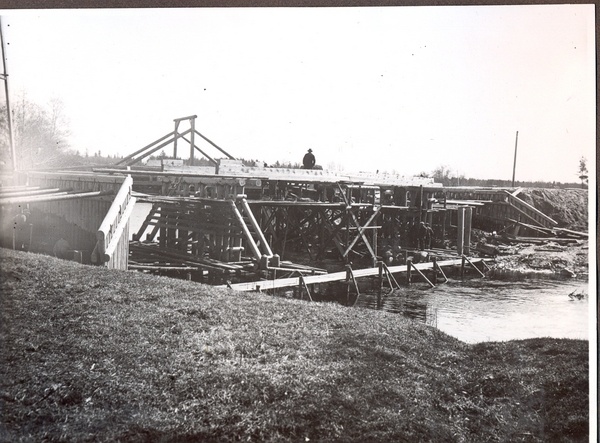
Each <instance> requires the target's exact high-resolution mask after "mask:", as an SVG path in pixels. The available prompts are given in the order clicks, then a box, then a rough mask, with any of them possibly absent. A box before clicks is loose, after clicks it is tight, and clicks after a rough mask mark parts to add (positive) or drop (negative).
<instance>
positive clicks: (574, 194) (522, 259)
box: [494, 188, 589, 278]
mask: <svg viewBox="0 0 600 443" xmlns="http://www.w3.org/2000/svg"><path fill="white" fill-rule="evenodd" d="M518 197H519V198H520V199H521V200H523V201H525V202H527V203H529V204H530V205H532V206H534V207H535V208H536V209H538V210H540V211H542V212H543V213H544V214H546V215H547V216H548V217H550V218H552V219H554V220H555V221H556V222H557V223H558V226H557V227H559V228H564V229H570V230H573V231H580V232H588V229H589V218H588V212H589V211H588V191H587V189H542V188H528V189H524V190H523V191H522V192H521V193H520V194H519V195H518ZM540 240H541V243H540V244H527V243H519V242H511V244H512V246H513V252H514V253H513V254H507V255H502V256H498V257H497V260H496V265H495V267H494V271H495V272H496V273H497V274H507V275H517V274H519V275H529V274H532V275H533V274H535V275H540V276H543V275H544V274H546V275H547V276H549V277H555V276H559V277H579V278H587V276H588V273H589V244H588V241H587V240H578V241H576V242H573V243H571V244H559V243H557V242H556V241H553V240H552V239H548V240H547V241H545V240H544V239H543V238H540Z"/></svg>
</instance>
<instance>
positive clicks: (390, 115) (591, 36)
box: [0, 5, 596, 181]
mask: <svg viewBox="0 0 600 443" xmlns="http://www.w3.org/2000/svg"><path fill="white" fill-rule="evenodd" d="M0 14H1V15H2V24H3V31H4V35H5V40H6V42H7V43H8V45H7V53H6V56H7V69H8V73H9V75H10V77H9V78H10V87H11V97H13V100H18V99H19V98H20V97H21V96H22V95H23V94H25V96H26V97H27V99H29V100H31V101H34V102H37V103H39V104H41V105H44V104H47V103H48V102H49V100H50V99H53V98H58V99H60V100H61V101H62V102H63V104H64V113H65V115H66V117H67V118H68V120H69V129H70V131H71V134H72V135H71V139H70V143H71V146H72V147H73V148H74V149H77V150H79V151H80V152H82V153H83V152H85V151H86V150H87V151H88V152H89V153H93V152H97V151H98V150H101V152H102V153H103V154H115V153H119V154H123V155H125V154H129V153H132V152H133V151H135V150H137V149H140V148H141V147H143V146H145V145H147V144H149V143H150V142H152V141H153V140H155V139H157V138H159V137H161V136H162V135H164V134H166V133H168V132H169V131H172V130H173V119H174V118H176V117H184V116H188V115H192V114H196V115H198V119H197V121H196V127H197V129H198V130H199V131H200V132H201V133H202V134H204V135H205V136H207V137H208V138H210V139H211V140H213V141H214V142H215V143H217V144H218V145H220V146H221V147H223V148H224V149H225V150H227V151H228V152H230V153H231V154H232V155H234V156H236V157H243V158H247V159H260V160H261V161H266V162H268V163H272V162H275V161H276V160H284V161H288V160H289V161H294V162H299V161H300V160H301V158H302V156H303V154H304V152H305V151H306V150H307V149H308V148H312V149H313V151H314V153H315V154H316V157H317V163H318V164H321V165H323V166H324V167H325V168H334V167H335V168H339V167H343V168H344V169H346V170H348V171H360V170H363V171H375V170H380V171H390V172H391V171H396V172H399V173H402V174H408V175H413V174H418V173H420V172H422V171H426V172H431V171H432V170H433V169H434V168H436V167H438V166H440V165H447V166H448V167H450V168H451V170H452V171H454V173H459V174H462V175H465V176H467V177H476V178H502V179H510V178H511V177H512V167H513V155H514V147H515V135H516V131H519V140H518V159H517V171H516V178H517V180H547V181H552V180H556V181H577V180H578V179H577V169H578V166H579V159H580V158H581V157H582V156H585V157H586V158H587V159H588V166H589V168H590V170H592V169H593V168H594V167H595V166H594V157H595V141H596V134H595V127H596V119H595V95H596V84H595V33H594V31H595V23H594V5H535V6H462V7H461V6H453V7H439V6H434V7H388V8H301V9H298V8H265V9H263V8H258V9H254V8H242V9H214V8H212V9H203V8H200V9H137V10H136V9H127V10H123V9H121V10H62V11H56V10H54V11H52V10H44V11H14V10H11V11H0ZM201 147H207V150H208V152H209V153H214V151H211V150H210V147H209V146H208V145H201ZM182 151H183V153H184V154H185V153H187V152H188V150H180V151H179V152H180V153H181V152H182Z"/></svg>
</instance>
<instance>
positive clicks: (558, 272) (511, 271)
mask: <svg viewBox="0 0 600 443" xmlns="http://www.w3.org/2000/svg"><path fill="white" fill-rule="evenodd" d="M516 248H517V251H516V253H515V254H511V255H502V256H498V257H496V263H495V264H494V265H493V271H494V274H495V275H508V276H511V275H513V276H519V275H520V276H528V275H530V274H531V275H532V276H533V275H539V276H542V275H544V274H545V275H547V276H548V277H550V278H552V277H561V278H569V277H577V278H580V279H587V278H588V275H589V265H588V264H589V248H588V242H587V241H581V242H578V243H577V244H574V245H568V246H561V245H558V244H556V243H553V242H548V243H546V244H544V245H520V246H517V247H516Z"/></svg>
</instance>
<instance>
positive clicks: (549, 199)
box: [517, 188, 588, 232]
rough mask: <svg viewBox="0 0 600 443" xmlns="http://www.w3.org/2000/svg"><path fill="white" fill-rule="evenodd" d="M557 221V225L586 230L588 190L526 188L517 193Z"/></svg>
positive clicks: (575, 229)
mask: <svg viewBox="0 0 600 443" xmlns="http://www.w3.org/2000/svg"><path fill="white" fill-rule="evenodd" d="M517 197H519V198H520V199H521V200H523V201H525V202H526V203H529V204H530V205H531V206H533V207H535V208H536V209H538V210H540V211H542V212H543V213H544V214H546V215H547V216H548V217H550V218H552V219H554V220H555V221H556V222H557V223H558V227H560V228H566V229H572V230H574V231H583V232H587V231H588V190H587V189H575V188H570V189H548V188H526V189H524V190H523V191H521V193H520V194H518V195H517Z"/></svg>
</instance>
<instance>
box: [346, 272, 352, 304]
mask: <svg viewBox="0 0 600 443" xmlns="http://www.w3.org/2000/svg"><path fill="white" fill-rule="evenodd" d="M345 268H346V306H348V305H350V281H351V278H352V275H351V272H352V271H351V270H350V265H346V266H345Z"/></svg>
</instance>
